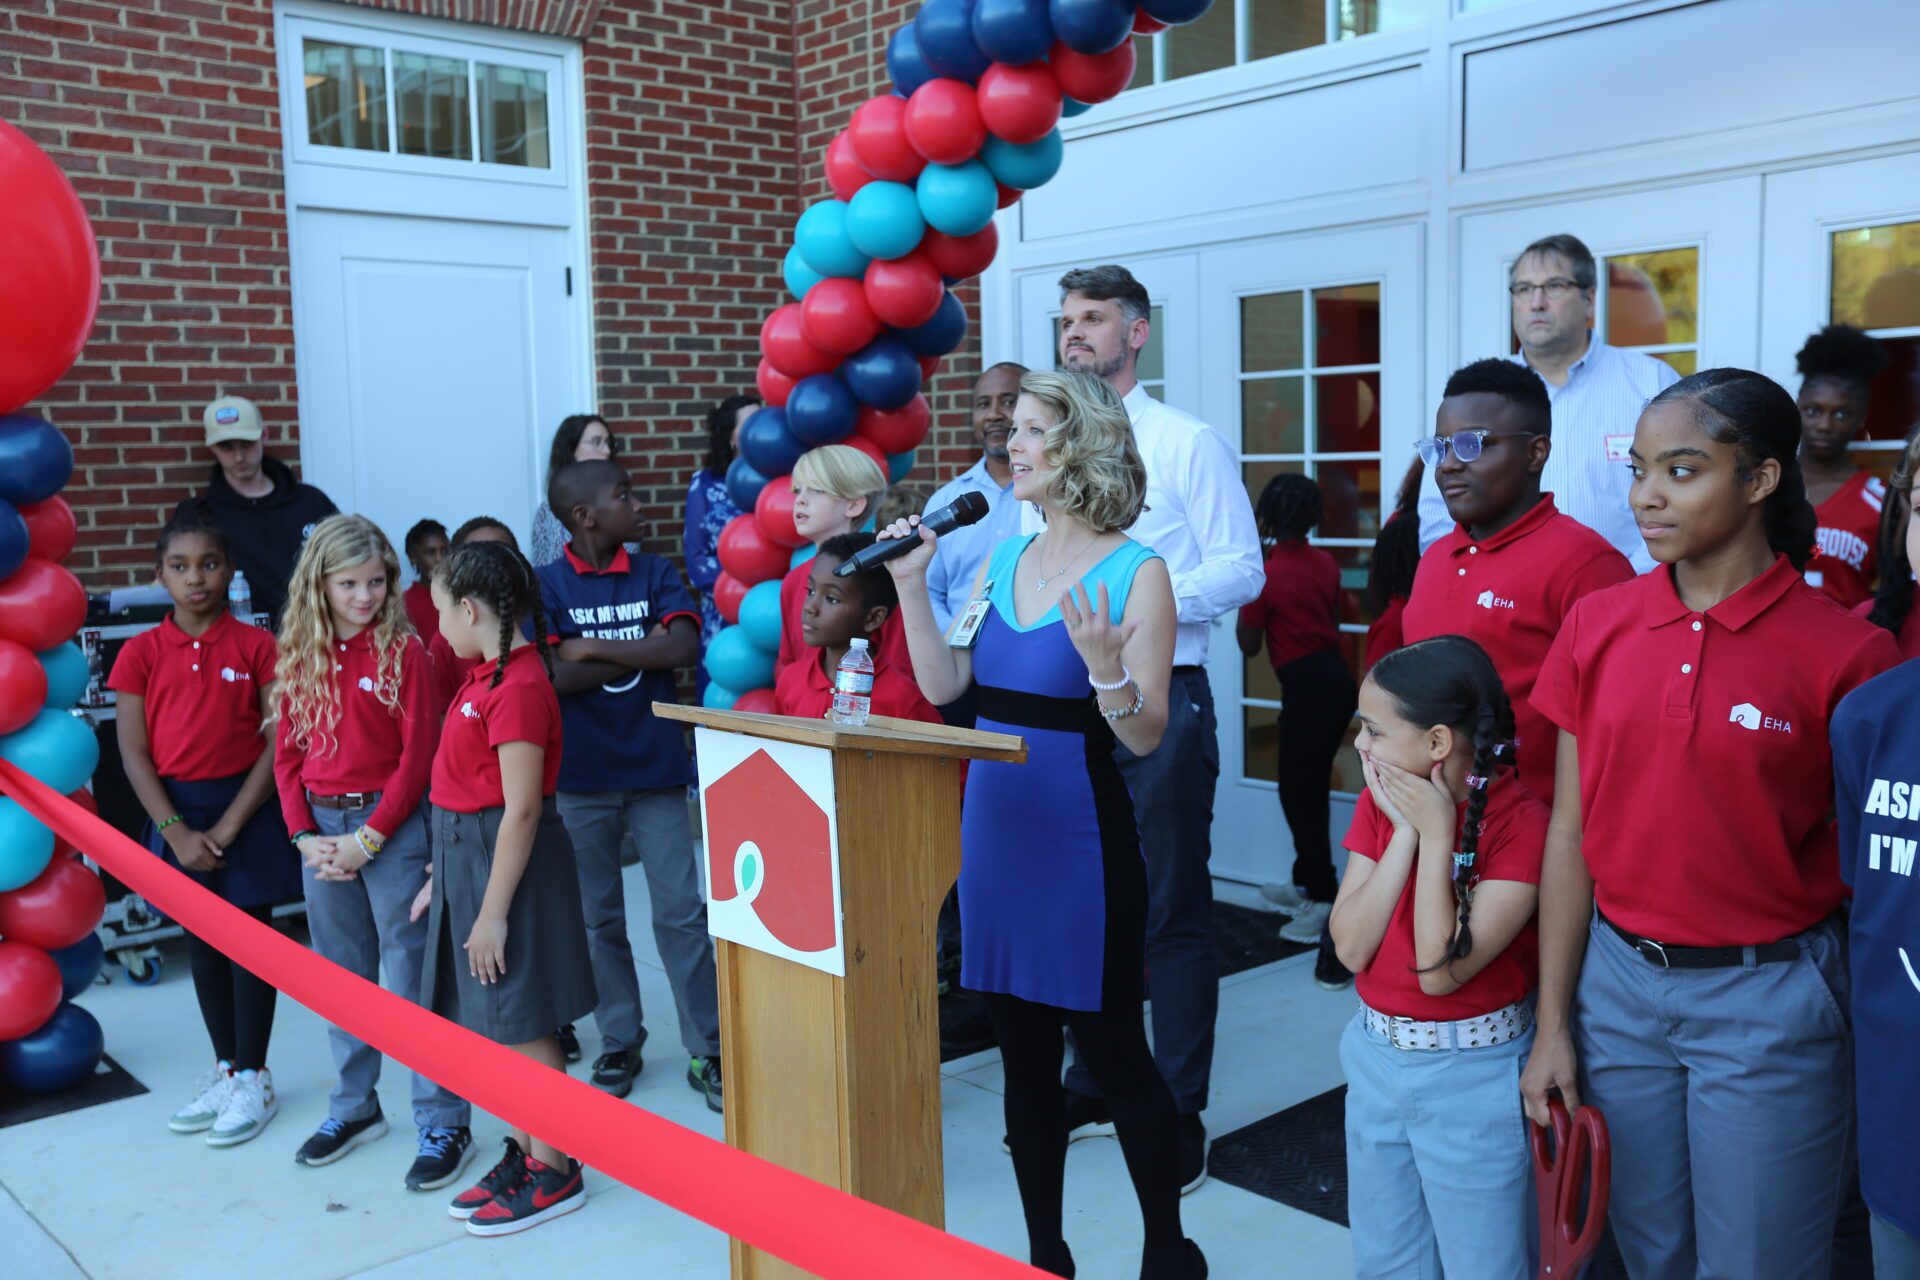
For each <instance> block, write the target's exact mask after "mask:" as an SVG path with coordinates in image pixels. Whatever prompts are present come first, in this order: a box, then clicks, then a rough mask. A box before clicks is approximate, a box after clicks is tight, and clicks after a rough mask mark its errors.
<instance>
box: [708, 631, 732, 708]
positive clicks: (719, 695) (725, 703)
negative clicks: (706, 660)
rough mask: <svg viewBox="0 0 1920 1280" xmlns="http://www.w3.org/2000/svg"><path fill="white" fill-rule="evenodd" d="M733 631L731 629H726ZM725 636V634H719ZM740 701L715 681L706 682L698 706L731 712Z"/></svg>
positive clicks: (725, 687)
mask: <svg viewBox="0 0 1920 1280" xmlns="http://www.w3.org/2000/svg"><path fill="white" fill-rule="evenodd" d="M727 630H728V631H731V630H733V628H732V627H729V628H727ZM721 634H722V635H724V634H726V633H725V632H722V633H721ZM738 701H740V695H739V694H737V693H735V692H734V691H733V690H731V689H729V688H727V686H725V685H723V684H721V683H719V682H718V681H716V680H708V681H707V691H706V692H705V693H703V694H701V695H700V705H701V706H703V707H711V708H713V709H714V710H715V711H731V710H733V704H734V703H736V702H738Z"/></svg>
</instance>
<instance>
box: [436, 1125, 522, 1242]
mask: <svg viewBox="0 0 1920 1280" xmlns="http://www.w3.org/2000/svg"><path fill="white" fill-rule="evenodd" d="M506 1143H507V1153H506V1154H505V1155H503V1156H501V1157H500V1162H499V1163H498V1164H496V1165H494V1166H493V1168H491V1169H489V1170H487V1171H486V1172H485V1173H483V1174H481V1175H480V1181H478V1182H476V1183H474V1184H473V1185H472V1186H470V1187H468V1188H467V1189H466V1190H465V1191H462V1192H461V1193H460V1194H459V1195H457V1196H455V1197H454V1198H453V1202H452V1203H451V1204H449V1205H448V1206H447V1213H448V1214H449V1215H451V1216H453V1217H455V1218H458V1219H460V1220H461V1221H462V1222H465V1221H466V1220H467V1219H468V1218H471V1217H472V1216H473V1215H474V1214H476V1213H478V1212H480V1210H482V1209H484V1208H486V1207H487V1206H488V1205H489V1204H492V1203H493V1198H494V1197H495V1196H497V1195H499V1194H500V1193H501V1192H502V1191H504V1190H506V1189H507V1188H508V1187H510V1186H512V1185H513V1184H514V1183H516V1182H518V1181H519V1180H520V1179H521V1178H523V1177H525V1176H526V1173H527V1153H526V1152H524V1151H522V1150H521V1149H520V1144H519V1143H517V1142H515V1141H514V1140H513V1139H512V1138H508V1139H506Z"/></svg>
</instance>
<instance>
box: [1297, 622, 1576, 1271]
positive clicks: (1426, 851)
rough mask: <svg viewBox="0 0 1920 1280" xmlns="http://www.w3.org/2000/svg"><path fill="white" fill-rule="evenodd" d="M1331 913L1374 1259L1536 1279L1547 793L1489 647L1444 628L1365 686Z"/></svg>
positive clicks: (1357, 1212)
mask: <svg viewBox="0 0 1920 1280" xmlns="http://www.w3.org/2000/svg"><path fill="white" fill-rule="evenodd" d="M1359 717H1360V736H1359V738H1358V740H1357V742H1356V746H1357V747H1358V749H1359V752H1360V760H1361V768H1362V771H1363V772H1364V773H1365V775H1366V779H1367V790H1366V793H1365V794H1364V795H1362V796H1361V797H1360V802H1359V804H1358V805H1357V806H1356V807H1355V809H1354V815H1353V826H1352V828H1351V829H1350V830H1349V831H1348V832H1347V839H1346V846H1347V849H1348V851H1349V852H1350V853H1351V854H1352V855H1353V856H1352V857H1350V858H1348V859H1347V873H1346V876H1345V878H1344V879H1343V880H1342V881H1341V882H1340V895H1339V897H1338V898H1337V899H1335V901H1334V907H1333V917H1332V921H1331V928H1332V931H1333V942H1334V946H1335V947H1336V948H1337V949H1338V951H1339V956H1340V960H1341V962H1342V963H1343V964H1345V965H1346V966H1347V967H1348V968H1349V969H1352V970H1353V971H1354V974H1355V986H1356V988H1357V990H1358V992H1359V995H1360V1001H1361V1007H1360V1012H1359V1013H1358V1014H1357V1015H1356V1016H1355V1017H1354V1020H1353V1021H1352V1022H1351V1023H1350V1024H1349V1025H1348V1027H1347V1030H1346V1034H1345V1035H1343V1036H1342V1037H1341V1040H1340V1063H1341V1066H1342V1067H1343V1068H1344V1069H1345V1071H1346V1076H1347V1104H1346V1106H1347V1118H1346V1125H1347V1175H1348V1181H1349V1186H1350V1188H1351V1191H1350V1194H1349V1195H1348V1197H1347V1212H1348V1216H1349V1217H1350V1218H1351V1219H1352V1225H1353V1255H1354V1271H1355V1274H1356V1275H1358V1276H1360V1277H1362V1278H1363V1280H1364V1278H1365V1277H1370V1276H1403V1275H1439V1274H1441V1273H1442V1271H1444V1272H1445V1274H1447V1275H1450V1276H1476V1277H1487V1278H1489V1280H1531V1277H1532V1275H1533V1262H1532V1258H1531V1256H1530V1252H1531V1251H1530V1249H1529V1247H1528V1240H1527V1222H1528V1221H1529V1218H1530V1216H1531V1214H1532V1212H1533V1191H1532V1186H1531V1181H1530V1176H1529V1175H1530V1168H1531V1165H1530V1161H1529V1157H1528V1154H1527V1142H1526V1125H1525V1121H1524V1118H1523V1116H1522V1115H1521V1112H1520V1100H1519V1098H1518V1097H1517V1096H1516V1095H1515V1089H1514V1086H1515V1082H1516V1081H1517V1080H1518V1078H1519V1073H1520V1065H1521V1063H1523V1062H1524V1061H1525V1060H1526V1056H1527V1052H1528V1050H1529V1048H1530V1047H1531V1046H1532V1044H1533V1004H1532V1000H1531V996H1532V994H1533V988H1534V981H1535V974H1536V972H1537V970H1536V947H1535V940H1534V931H1533V914H1534V907H1535V904H1536V901H1537V898H1538V887H1537V886H1538V883H1539V878H1540V854H1541V848H1542V846H1543V845H1544V843H1545V840H1546V832H1547V809H1546V806H1545V805H1543V804H1541V803H1540V801H1538V800H1536V799H1535V798H1534V797H1533V796H1532V794H1531V793H1529V792H1528V791H1527V790H1526V788H1525V787H1523V786H1522V785H1521V784H1520V783H1519V782H1518V781H1516V780H1515V779H1514V776H1513V771H1512V769H1511V768H1509V767H1507V766H1506V765H1504V764H1503V763H1502V758H1503V757H1505V756H1507V755H1508V754H1509V752H1510V751H1511V748H1512V744H1513V707H1512V705H1511V704H1510V703H1509V702H1508V701H1507V694H1506V689H1505V687H1504V686H1503V685H1502V684H1501V682H1500V676H1499V673H1498V672H1496V671H1495V670H1494V668H1493V662H1492V660H1491V659H1489V658H1488V657H1487V655H1486V653H1485V651H1484V650H1482V649H1481V648H1480V646H1479V645H1477V644H1475V643H1474V642H1473V641H1471V640H1468V639H1465V638H1464V637H1461V636H1435V637H1434V638H1432V639H1431V640H1423V641H1420V642H1419V643H1417V644H1412V645H1409V646H1407V647H1406V648H1404V649H1398V650H1395V651H1394V652H1393V653H1390V654H1388V655H1387V656H1386V657H1384V658H1382V659H1381V660H1380V662H1379V664H1378V665H1376V666H1375V667H1374V669H1373V670H1372V671H1371V672H1369V673H1368V674H1367V678H1366V680H1365V681H1364V682H1363V683H1362V684H1361V686H1360V709H1359Z"/></svg>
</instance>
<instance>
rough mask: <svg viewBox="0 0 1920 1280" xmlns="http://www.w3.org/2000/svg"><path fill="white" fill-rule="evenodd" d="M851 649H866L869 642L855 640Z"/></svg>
mask: <svg viewBox="0 0 1920 1280" xmlns="http://www.w3.org/2000/svg"><path fill="white" fill-rule="evenodd" d="M850 647H851V648H855V649H864V648H866V647H867V642H866V641H865V640H864V639H860V640H855V641H854V642H853V644H852V645H851V646H850Z"/></svg>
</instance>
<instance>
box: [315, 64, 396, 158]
mask: <svg viewBox="0 0 1920 1280" xmlns="http://www.w3.org/2000/svg"><path fill="white" fill-rule="evenodd" d="M301 57H302V60H303V62H304V64H305V66H304V69H305V77H304V79H305V84H306V90H307V141H309V142H311V143H313V144H314V145H316V146H321V147H351V148H352V149H354V150H356V151H385V150H387V149H388V146H387V68H386V57H385V54H384V53H383V52H382V51H381V50H379V49H368V48H364V47H362V46H360V45H352V44H333V43H331V42H329V41H326V40H307V41H304V42H303V43H302V45H301Z"/></svg>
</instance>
